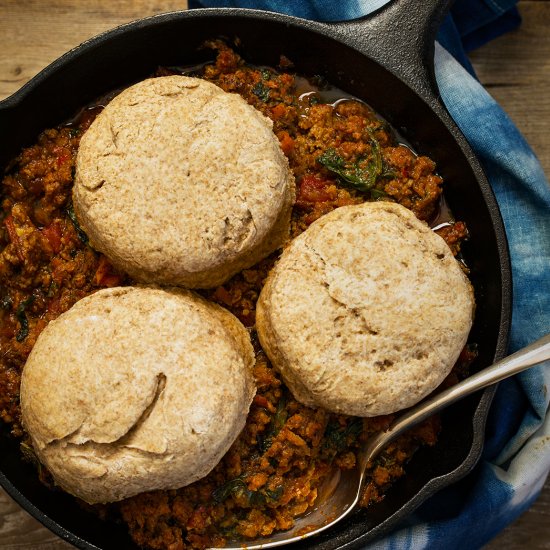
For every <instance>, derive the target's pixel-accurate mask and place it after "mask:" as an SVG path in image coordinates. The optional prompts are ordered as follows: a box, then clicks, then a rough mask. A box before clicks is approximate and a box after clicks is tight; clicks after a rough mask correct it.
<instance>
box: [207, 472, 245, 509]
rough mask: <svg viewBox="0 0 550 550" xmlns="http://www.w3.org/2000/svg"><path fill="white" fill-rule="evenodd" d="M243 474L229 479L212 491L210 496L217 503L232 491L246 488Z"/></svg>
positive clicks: (227, 496)
mask: <svg viewBox="0 0 550 550" xmlns="http://www.w3.org/2000/svg"><path fill="white" fill-rule="evenodd" d="M243 478H244V476H242V475H241V476H239V477H236V478H234V479H230V480H229V481H227V482H226V483H224V484H223V485H220V486H219V487H218V488H217V489H215V490H214V491H213V492H212V498H213V499H214V501H215V502H217V503H218V504H219V503H221V502H223V501H224V500H226V499H227V498H229V497H230V496H231V495H232V494H233V493H235V492H237V491H243V490H247V487H246V483H245V482H244V479H243Z"/></svg>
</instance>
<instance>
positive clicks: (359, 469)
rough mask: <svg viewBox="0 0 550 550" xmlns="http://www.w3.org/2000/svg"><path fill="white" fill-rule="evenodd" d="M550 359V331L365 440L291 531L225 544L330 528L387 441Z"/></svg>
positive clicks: (277, 542)
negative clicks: (352, 464) (352, 460)
mask: <svg viewBox="0 0 550 550" xmlns="http://www.w3.org/2000/svg"><path fill="white" fill-rule="evenodd" d="M549 359H550V334H547V335H546V336H543V337H542V338H539V339H538V340H536V341H535V342H533V343H532V344H530V345H529V346H527V347H525V348H523V349H521V350H519V351H517V352H515V353H513V354H512V355H509V356H508V357H505V358H504V359H502V360H500V361H498V362H497V363H494V364H493V365H491V366H490V367H487V368H485V369H483V370H481V371H479V372H478V373H476V374H474V375H473V376H470V377H468V378H466V379H465V380H463V381H462V382H460V383H458V384H456V385H454V386H452V387H450V388H447V389H446V390H444V391H442V392H440V393H438V394H436V395H433V396H431V397H428V398H427V399H425V400H424V401H421V402H420V403H419V404H417V405H415V406H414V407H412V408H410V409H408V410H407V411H405V412H404V413H403V414H401V415H400V416H398V417H397V418H396V419H395V420H394V421H393V422H392V424H390V426H389V427H388V429H387V430H385V431H383V432H379V433H377V434H374V435H373V436H371V437H370V438H369V439H367V440H366V441H365V442H364V443H363V446H362V448H361V449H360V450H359V452H358V456H357V466H356V467H355V468H354V469H352V470H340V469H337V468H335V469H334V470H333V471H332V472H331V473H330V474H329V475H328V476H327V478H326V479H325V481H324V482H323V483H322V484H321V486H320V487H319V490H318V496H317V502H316V504H315V506H314V507H312V508H311V509H310V510H308V512H307V513H305V514H303V515H302V516H300V517H298V518H297V519H296V520H295V523H294V526H293V527H292V528H291V529H289V530H287V531H283V532H280V533H277V534H275V535H273V536H270V537H264V538H258V539H254V540H231V541H229V543H228V545H227V546H226V547H225V548H226V549H227V550H239V549H242V548H246V549H247V550H256V549H258V550H259V549H264V548H273V547H276V546H283V545H285V544H290V543H293V542H299V541H302V540H304V539H306V538H309V537H313V536H315V535H317V534H319V533H321V532H322V531H325V530H326V529H329V528H330V527H332V526H333V525H335V524H336V523H338V522H339V521H341V520H343V519H344V518H345V517H346V516H347V515H348V514H350V513H351V512H352V511H353V510H354V509H355V508H356V507H357V504H358V503H359V500H360V498H361V493H362V489H363V484H364V480H365V471H366V469H367V466H368V465H369V463H370V462H371V461H372V460H373V459H375V458H376V457H377V456H378V454H379V453H380V452H381V451H382V450H383V449H384V447H386V445H388V444H389V443H391V442H392V441H394V440H395V439H396V438H397V437H399V436H400V435H401V434H403V433H404V432H406V431H407V430H408V429H410V428H412V427H413V426H416V425H417V424H419V423H420V422H422V421H423V420H425V419H426V418H429V417H430V416H432V415H433V414H435V413H437V412H439V411H441V410H442V409H444V408H446V407H448V406H449V405H452V404H453V403H455V402H456V401H458V400H460V399H463V398H464V397H466V396H468V395H471V394H472V393H474V392H476V391H478V390H481V389H482V388H485V387H487V386H490V385H491V384H496V383H497V382H500V381H501V380H504V379H505V378H509V377H510V376H514V375H515V374H518V373H519V372H521V371H524V370H526V369H528V368H530V367H532V366H535V365H538V364H539V363H542V362H543V361H546V360H549Z"/></svg>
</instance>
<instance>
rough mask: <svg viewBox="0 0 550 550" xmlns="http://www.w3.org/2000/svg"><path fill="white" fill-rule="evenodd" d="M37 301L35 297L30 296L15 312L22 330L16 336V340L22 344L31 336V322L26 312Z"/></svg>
mask: <svg viewBox="0 0 550 550" xmlns="http://www.w3.org/2000/svg"><path fill="white" fill-rule="evenodd" d="M34 300H35V296H29V297H28V298H26V299H25V300H23V301H22V302H21V303H20V304H19V305H18V306H17V310H16V311H15V318H16V319H17V320H18V321H19V325H20V327H21V328H20V329H19V332H18V333H17V334H16V335H15V339H16V340H17V341H18V342H22V341H23V340H24V339H25V338H26V337H27V336H28V335H29V320H28V319H27V315H26V313H25V310H26V309H27V307H29V306H30V305H31V304H32V303H33V302H34Z"/></svg>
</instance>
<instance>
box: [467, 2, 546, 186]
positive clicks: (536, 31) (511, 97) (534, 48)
mask: <svg viewBox="0 0 550 550" xmlns="http://www.w3.org/2000/svg"><path fill="white" fill-rule="evenodd" d="M519 6H520V13H521V15H522V18H523V24H522V26H521V28H520V29H519V30H517V31H514V32H511V33H508V34H506V35H504V36H502V37H500V38H498V39H497V40H494V41H493V42H491V43H489V44H487V45H486V46H484V47H483V48H481V49H480V50H478V51H476V52H473V54H472V55H471V58H472V61H473V64H474V68H475V70H476V72H477V75H478V77H479V79H480V81H481V82H482V83H483V85H484V86H485V87H486V88H487V90H488V91H489V93H490V94H491V95H492V96H493V97H494V98H495V99H496V100H497V101H498V102H499V103H500V105H501V106H502V107H503V108H504V110H505V111H506V112H507V113H508V114H509V115H510V117H511V118H512V120H513V121H514V122H515V123H516V125H517V126H518V127H519V128H520V129H521V131H522V132H523V134H524V136H525V138H526V139H527V141H528V143H529V144H530V145H531V146H532V147H533V149H534V150H535V152H536V153H537V155H538V157H539V159H540V161H541V163H542V165H543V168H544V170H545V173H546V174H547V176H548V174H550V140H549V139H548V134H549V132H550V94H549V93H548V90H549V89H550V34H549V31H550V2H548V0H543V1H533V0H531V1H528V2H520V5H519Z"/></svg>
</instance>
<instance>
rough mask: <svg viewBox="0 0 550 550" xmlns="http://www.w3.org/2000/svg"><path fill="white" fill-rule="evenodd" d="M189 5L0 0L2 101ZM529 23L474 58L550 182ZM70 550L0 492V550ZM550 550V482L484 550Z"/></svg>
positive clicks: (539, 54)
mask: <svg viewBox="0 0 550 550" xmlns="http://www.w3.org/2000/svg"><path fill="white" fill-rule="evenodd" d="M185 7H186V1H185V0H151V1H147V0H87V1H84V0H25V1H22V0H0V99H2V98H4V97H7V96H8V95H10V94H12V93H13V92H15V91H16V90H17V89H19V88H20V87H21V86H22V85H23V84H24V83H25V82H27V81H28V80H29V79H30V78H31V77H32V76H34V75H35V74H36V73H38V72H39V71H40V70H41V69H42V68H44V67H45V66H46V65H47V64H48V63H50V62H51V61H53V60H54V59H56V58H57V57H59V56H60V55H61V54H63V53H64V52H66V51H67V50H69V49H71V48H73V47H74V46H76V45H78V44H80V43H81V42H82V41H84V40H86V39H87V38H90V37H91V36H94V35H96V34H98V33H100V32H103V31H105V30H107V29H110V28H112V27H114V26H116V25H119V24H122V23H125V22H128V21H132V20H134V19H138V18H140V17H145V16H148V15H153V14H156V13H163V12H167V11H173V10H177V9H185ZM520 11H521V14H522V16H523V20H524V23H523V25H522V27H521V29H520V30H518V31H515V32H512V33H509V34H507V35H505V36H503V37H501V38H499V39H497V40H495V41H493V42H492V43H490V44H489V45H487V46H485V47H483V48H481V49H480V50H478V51H477V52H474V53H473V55H472V60H473V63H474V66H475V69H476V71H477V74H478V76H479V78H480V80H481V81H482V83H483V84H484V85H485V86H486V88H487V89H488V90H489V92H490V93H491V94H492V95H493V96H494V97H495V98H496V99H497V101H498V102H499V103H500V104H501V105H502V106H503V107H504V108H505V110H506V111H507V112H508V113H509V114H510V116H511V117H512V119H513V120H514V122H515V123H516V125H517V126H518V127H519V128H520V129H521V130H522V131H523V133H524V135H525V137H526V138H527V140H528V142H529V143H530V144H531V145H532V146H533V148H534V150H535V152H536V153H537V154H538V156H539V158H540V160H541V162H542V164H543V167H544V168H545V171H546V173H547V174H550V139H548V136H549V134H550V94H549V93H548V90H549V89H550V1H549V0H531V1H523V2H520ZM70 547H71V546H70V545H69V544H67V543H65V542H63V541H61V540H60V539H58V538H57V537H56V536H55V535H53V534H51V533H50V532H49V531H48V530H46V529H45V528H44V527H42V526H41V525H40V524H39V523H38V522H37V521H35V520H34V519H32V518H31V517H30V516H29V515H28V514H27V513H26V512H25V511H23V510H22V509H21V508H20V507H19V506H18V505H17V504H15V502H14V501H12V500H11V499H10V497H9V496H8V495H7V494H6V493H5V492H3V491H2V490H1V489H0V550H16V549H17V550H61V549H64V548H70ZM520 549H522V550H523V549H529V550H543V549H544V550H550V482H548V481H547V482H546V485H545V488H544V490H543V492H542V493H541V496H540V497H539V499H538V500H537V502H536V503H535V504H534V505H533V506H532V507H531V508H530V509H529V510H528V511H527V512H526V513H525V514H524V515H523V516H522V517H521V518H520V519H519V520H518V521H516V522H515V523H514V524H513V525H511V526H510V527H508V528H507V529H505V530H504V531H503V532H502V533H501V534H499V535H498V536H497V537H496V538H495V539H494V540H493V541H492V542H491V543H489V544H488V545H487V546H486V550H520Z"/></svg>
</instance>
